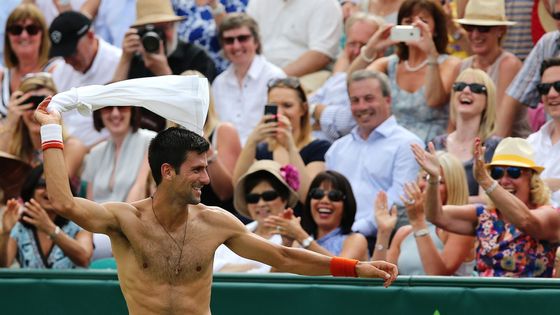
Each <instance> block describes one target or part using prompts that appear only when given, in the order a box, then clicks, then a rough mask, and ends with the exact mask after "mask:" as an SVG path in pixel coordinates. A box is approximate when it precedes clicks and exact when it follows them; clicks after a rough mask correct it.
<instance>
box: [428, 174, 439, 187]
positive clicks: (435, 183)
mask: <svg viewBox="0 0 560 315" xmlns="http://www.w3.org/2000/svg"><path fill="white" fill-rule="evenodd" d="M431 178H432V176H430V174H428V175H426V181H427V182H428V184H430V185H439V182H440V181H441V175H439V176H438V179H437V180H430V179H431Z"/></svg>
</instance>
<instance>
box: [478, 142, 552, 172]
mask: <svg viewBox="0 0 560 315" xmlns="http://www.w3.org/2000/svg"><path fill="white" fill-rule="evenodd" d="M495 165H500V166H517V167H523V168H530V169H532V170H534V171H535V172H537V173H538V174H540V173H541V172H542V171H543V170H544V167H543V166H540V165H537V163H536V162H535V157H534V152H533V147H531V144H530V143H529V142H528V141H527V140H526V139H523V138H512V137H509V138H505V139H503V140H502V141H500V143H499V144H498V146H497V147H496V150H495V151H494V156H493V157H492V162H490V163H488V164H486V167H487V168H490V167H491V166H495Z"/></svg>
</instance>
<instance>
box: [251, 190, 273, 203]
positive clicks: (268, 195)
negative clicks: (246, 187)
mask: <svg viewBox="0 0 560 315" xmlns="http://www.w3.org/2000/svg"><path fill="white" fill-rule="evenodd" d="M278 197H280V195H278V193H277V192H276V191H275V190H267V191H264V192H263V193H261V194H256V193H250V194H247V195H246V196H245V200H247V203H258V202H259V200H261V198H262V199H263V200H264V201H272V200H274V199H276V198H278Z"/></svg>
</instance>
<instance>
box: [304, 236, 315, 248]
mask: <svg viewBox="0 0 560 315" xmlns="http://www.w3.org/2000/svg"><path fill="white" fill-rule="evenodd" d="M314 240H315V239H314V238H313V236H311V235H309V237H307V238H306V239H304V240H303V241H301V247H303V248H305V249H308V248H309V246H311V243H313V241H314Z"/></svg>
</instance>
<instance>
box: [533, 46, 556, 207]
mask: <svg viewBox="0 0 560 315" xmlns="http://www.w3.org/2000/svg"><path fill="white" fill-rule="evenodd" d="M540 73H541V83H539V84H538V85H537V89H538V91H539V94H540V95H541V98H542V102H543V104H544V109H545V111H546V113H547V114H548V116H549V117H550V118H551V120H549V121H548V122H547V123H546V124H545V125H544V126H542V127H541V129H540V130H539V131H538V132H536V133H533V134H531V135H530V136H529V138H528V139H527V140H528V141H529V143H530V144H531V146H532V147H533V149H534V150H535V160H536V162H537V163H538V164H539V165H542V166H544V167H545V169H544V171H543V172H542V173H541V178H542V179H543V180H544V182H545V183H546V184H547V185H548V187H549V188H550V190H551V191H552V201H553V203H554V205H555V206H557V207H558V206H560V191H559V188H560V163H558V162H559V159H558V157H559V156H560V144H559V140H560V108H559V107H558V105H559V103H558V102H559V101H560V58H558V57H555V58H548V59H545V60H544V61H543V63H542V65H541V71H540Z"/></svg>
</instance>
